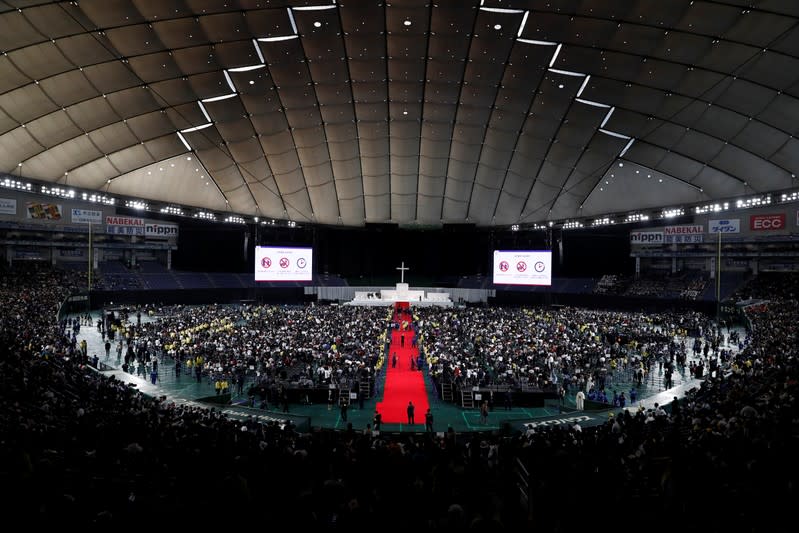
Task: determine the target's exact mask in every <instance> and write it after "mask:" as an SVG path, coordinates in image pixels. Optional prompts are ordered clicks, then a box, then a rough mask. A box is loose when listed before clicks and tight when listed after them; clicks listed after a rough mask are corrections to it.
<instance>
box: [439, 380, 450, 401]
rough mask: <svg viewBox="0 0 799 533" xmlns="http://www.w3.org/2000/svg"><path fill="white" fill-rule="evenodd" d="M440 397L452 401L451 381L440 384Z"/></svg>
mask: <svg viewBox="0 0 799 533" xmlns="http://www.w3.org/2000/svg"><path fill="white" fill-rule="evenodd" d="M441 399H442V400H443V401H445V402H450V403H452V383H451V382H450V383H442V384H441Z"/></svg>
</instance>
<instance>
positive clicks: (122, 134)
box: [89, 122, 139, 175]
mask: <svg viewBox="0 0 799 533" xmlns="http://www.w3.org/2000/svg"><path fill="white" fill-rule="evenodd" d="M89 139H91V141H92V143H94V145H95V146H96V147H97V149H98V150H100V151H101V152H102V153H103V155H107V154H111V153H114V152H117V151H119V150H123V149H125V148H127V147H129V146H133V145H136V144H139V140H138V138H137V137H136V136H135V135H134V134H133V131H131V129H130V128H128V126H127V124H123V123H122V122H116V123H114V124H110V125H108V126H106V127H104V128H101V129H98V130H94V131H93V132H91V133H89ZM112 175H113V174H112Z"/></svg>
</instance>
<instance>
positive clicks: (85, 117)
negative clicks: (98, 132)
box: [66, 96, 119, 132]
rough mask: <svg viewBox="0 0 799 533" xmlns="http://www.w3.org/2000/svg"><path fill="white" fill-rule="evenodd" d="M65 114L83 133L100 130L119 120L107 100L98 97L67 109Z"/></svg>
mask: <svg viewBox="0 0 799 533" xmlns="http://www.w3.org/2000/svg"><path fill="white" fill-rule="evenodd" d="M66 113H67V114H68V115H69V117H70V118H71V119H72V120H73V121H75V124H77V125H78V127H79V128H80V129H82V130H83V131H85V132H89V131H91V130H94V129H97V128H101V127H103V126H106V125H108V124H111V123H112V122H115V121H117V120H119V115H117V113H116V111H114V109H113V108H112V107H111V105H110V104H109V102H108V99H107V98H103V97H102V96H98V97H97V98H93V99H91V100H87V101H85V102H81V103H79V104H75V105H73V106H70V107H68V108H67V110H66Z"/></svg>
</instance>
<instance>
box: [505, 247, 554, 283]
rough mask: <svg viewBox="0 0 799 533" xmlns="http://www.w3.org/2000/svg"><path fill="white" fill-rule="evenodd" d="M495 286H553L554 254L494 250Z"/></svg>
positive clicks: (547, 252)
mask: <svg viewBox="0 0 799 533" xmlns="http://www.w3.org/2000/svg"><path fill="white" fill-rule="evenodd" d="M494 285H547V286H549V285H552V252H550V251H548V250H494Z"/></svg>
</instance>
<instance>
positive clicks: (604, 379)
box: [417, 307, 727, 403]
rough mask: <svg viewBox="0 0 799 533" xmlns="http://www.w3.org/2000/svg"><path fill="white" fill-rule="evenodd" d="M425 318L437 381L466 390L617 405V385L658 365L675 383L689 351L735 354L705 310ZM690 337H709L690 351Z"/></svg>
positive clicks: (485, 312)
mask: <svg viewBox="0 0 799 533" xmlns="http://www.w3.org/2000/svg"><path fill="white" fill-rule="evenodd" d="M417 315H418V317H419V321H418V327H419V331H420V336H421V338H422V346H423V349H424V351H425V353H426V356H427V358H428V361H429V364H430V374H431V376H432V377H433V379H434V380H436V381H437V382H453V383H455V385H456V386H458V387H479V388H491V387H493V388H500V389H510V390H539V391H547V390H553V389H555V390H557V389H559V388H562V389H563V390H564V391H565V392H567V393H571V392H576V391H577V390H583V391H585V393H586V394H588V395H589V398H590V399H592V400H596V401H603V402H605V403H610V402H611V400H610V398H609V396H608V395H609V394H610V384H611V383H613V382H614V380H615V381H623V382H625V383H626V382H634V383H637V384H638V385H639V386H640V385H641V384H642V383H643V382H645V381H646V380H647V378H648V377H649V376H650V375H654V374H653V368H656V369H657V371H658V372H662V373H664V379H663V382H664V384H665V385H669V383H670V381H671V376H672V373H673V372H674V371H675V368H676V367H678V366H679V367H680V368H685V367H686V366H687V355H688V352H689V351H691V350H694V351H695V350H696V349H697V347H698V348H699V349H700V351H701V350H703V349H704V354H703V355H704V357H705V358H707V359H710V358H708V355H709V354H712V355H713V356H722V355H724V356H726V355H727V354H722V350H721V349H720V345H721V344H722V337H723V336H724V335H725V333H724V332H722V331H721V329H720V328H718V327H716V326H714V325H713V324H712V323H711V322H710V320H709V319H708V318H707V317H706V316H704V315H701V314H699V313H647V314H644V313H627V312H624V313H623V312H611V311H595V310H589V309H579V308H559V309H543V308H501V307H489V308H466V309H451V310H440V309H434V308H426V309H425V308H422V309H419V310H417ZM689 334H690V335H693V336H696V337H698V338H701V339H702V340H698V344H694V343H692V344H691V345H690V346H689V345H688V344H689V343H688V339H689V337H688V335H689ZM698 364H701V365H705V364H707V363H705V362H700V363H698ZM669 386H670V385H669ZM606 388H607V389H608V392H606V391H605V389H606ZM666 388H669V387H668V386H667V387H666Z"/></svg>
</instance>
